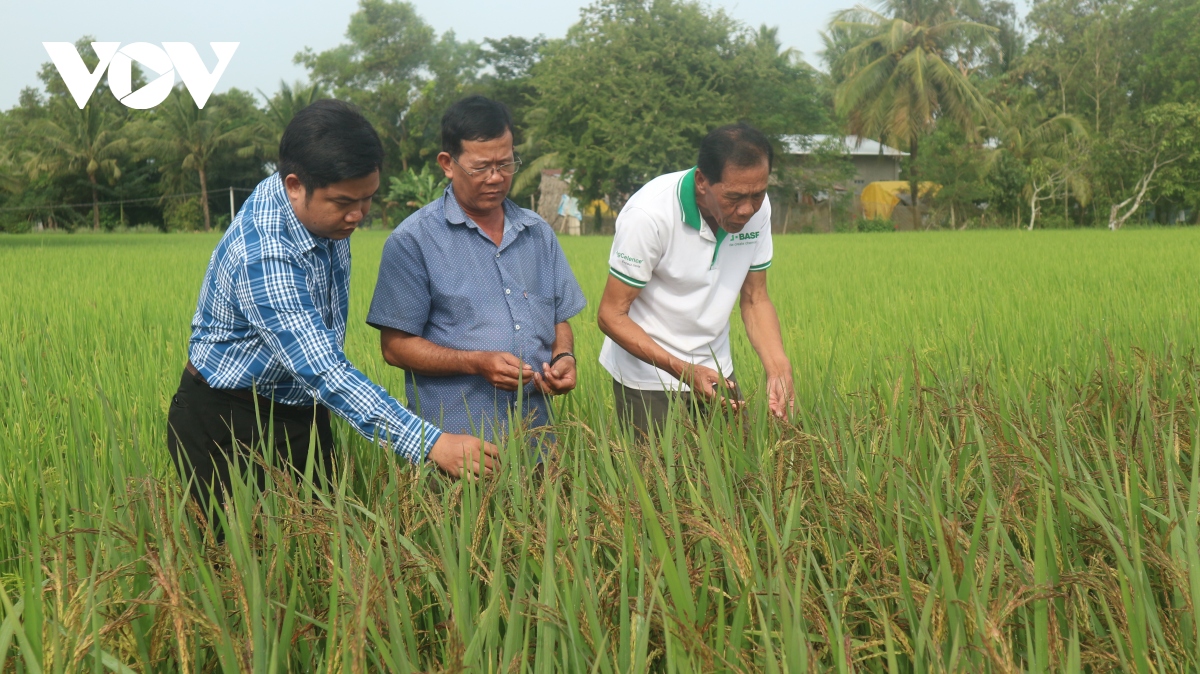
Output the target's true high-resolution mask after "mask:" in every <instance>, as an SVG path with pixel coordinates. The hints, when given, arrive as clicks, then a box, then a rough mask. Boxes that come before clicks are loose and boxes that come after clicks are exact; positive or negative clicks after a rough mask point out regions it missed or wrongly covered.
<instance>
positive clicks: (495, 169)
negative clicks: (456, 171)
mask: <svg viewBox="0 0 1200 674" xmlns="http://www.w3.org/2000/svg"><path fill="white" fill-rule="evenodd" d="M450 161H452V162H454V163H455V164H458V160H457V159H455V158H454V157H450ZM458 167H459V168H460V169H462V170H463V173H466V174H467V177H468V178H479V177H482V178H483V179H484V180H487V179H488V178H491V177H492V174H493V173H499V174H501V175H505V176H512V175H516V174H517V171H520V170H521V158H520V157H517V156H516V155H513V160H512V161H510V162H509V163H507V164H501V165H499V166H486V167H484V168H481V169H474V170H472V169H469V168H467V167H466V166H463V165H462V164H458Z"/></svg>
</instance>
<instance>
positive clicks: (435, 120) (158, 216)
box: [0, 0, 1200, 232]
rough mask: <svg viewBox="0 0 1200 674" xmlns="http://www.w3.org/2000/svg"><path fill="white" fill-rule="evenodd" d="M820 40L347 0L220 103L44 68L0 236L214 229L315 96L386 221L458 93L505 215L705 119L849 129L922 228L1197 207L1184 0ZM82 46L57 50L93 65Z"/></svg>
mask: <svg viewBox="0 0 1200 674" xmlns="http://www.w3.org/2000/svg"><path fill="white" fill-rule="evenodd" d="M823 39H824V43H825V48H824V50H823V52H822V53H821V54H820V57H821V65H822V69H817V68H814V67H812V66H810V65H809V64H807V63H806V62H805V61H803V60H802V59H801V58H800V55H799V54H798V53H796V52H795V51H794V50H791V49H786V48H784V47H782V45H781V44H780V42H779V39H778V35H777V32H776V29H774V28H771V27H768V26H762V27H760V28H758V29H754V28H752V27H749V26H746V25H745V24H743V23H741V22H739V21H737V20H735V19H734V18H733V17H731V16H730V15H728V14H727V13H726V12H724V11H723V10H721V9H713V8H710V7H708V6H707V5H702V4H698V3H695V2H690V1H688V0H599V2H597V3H596V4H593V5H591V6H589V7H587V8H585V9H584V10H582V11H581V14H580V19H579V21H578V22H577V23H576V24H575V25H573V26H572V27H571V28H570V29H569V30H568V31H567V34H566V35H565V36H564V37H562V38H558V39H545V38H543V37H537V38H524V37H515V36H509V37H502V38H495V39H491V38H489V39H485V40H483V41H482V42H474V41H461V40H458V39H457V38H456V36H455V35H454V33H453V32H446V33H443V34H441V35H438V34H437V33H436V31H434V29H433V28H432V27H431V26H429V24H428V23H426V22H425V21H424V20H423V19H422V18H421V17H420V16H419V14H418V13H417V12H416V10H415V9H414V7H413V6H412V5H411V4H409V3H407V2H401V1H397V0H360V3H359V6H358V8H357V11H356V12H355V13H354V14H353V15H352V16H351V17H350V21H349V25H348V27H347V29H346V33H345V41H344V42H343V44H341V45H339V46H337V47H335V48H333V49H330V50H327V51H323V52H314V51H312V50H305V51H303V52H301V53H299V54H297V55H296V56H295V60H296V62H297V63H299V64H302V65H303V66H304V67H305V68H306V69H307V71H308V80H307V81H305V82H297V83H293V84H288V83H283V82H281V83H280V86H279V88H278V90H276V91H274V92H271V93H266V92H262V91H258V92H253V93H252V92H246V91H241V90H238V89H231V90H230V91H228V92H226V93H222V94H216V95H214V96H212V97H211V98H210V99H209V102H208V103H207V105H206V106H205V107H204V108H203V109H198V108H197V107H196V106H195V104H194V103H193V102H192V101H191V99H190V97H189V95H188V93H187V91H186V89H184V88H183V87H182V86H179V87H177V88H176V90H175V91H174V92H173V93H172V94H171V96H170V97H169V98H168V99H167V100H166V101H165V102H164V103H163V104H161V105H159V106H158V107H156V108H154V109H151V110H131V109H128V108H125V107H124V106H123V105H121V104H120V103H119V102H118V101H117V100H116V99H115V98H113V97H112V96H111V95H108V94H107V92H106V91H105V89H106V84H107V83H106V82H104V81H102V82H101V85H100V87H99V88H98V92H97V94H96V95H94V96H93V97H92V99H91V100H90V102H89V103H88V105H87V106H86V107H85V108H84V109H82V110H80V109H79V108H78V107H77V106H76V105H75V104H74V102H73V100H72V99H71V97H70V95H69V94H68V92H67V90H66V87H65V85H64V84H63V82H62V80H61V78H60V77H59V76H58V73H57V71H56V70H55V69H54V67H53V65H52V64H50V63H46V64H44V65H43V66H42V68H41V70H40V72H39V73H38V76H39V79H40V80H41V83H42V86H41V87H31V88H27V89H25V90H23V91H22V92H21V95H20V99H19V102H18V103H17V105H15V106H14V107H12V108H11V109H9V110H7V111H4V112H0V228H2V229H3V230H5V231H10V232H20V231H28V230H30V229H35V228H38V227H41V228H63V229H79V228H91V229H116V228H123V227H135V226H141V227H153V228H158V229H164V230H189V229H211V228H214V227H216V228H219V227H222V226H224V225H226V224H227V223H228V221H229V217H230V216H229V209H228V207H227V202H228V199H229V197H228V194H229V190H228V188H230V187H233V188H235V190H234V193H235V195H236V196H237V198H238V200H239V201H240V200H241V199H244V198H245V194H246V192H247V191H248V190H249V189H251V188H253V187H254V185H256V184H257V183H258V181H260V180H261V179H262V178H263V177H264V176H265V175H268V174H269V173H270V172H271V170H272V169H273V162H274V159H275V156H274V154H275V152H276V149H277V146H278V142H279V137H280V134H281V133H282V131H283V129H284V127H285V126H286V125H287V123H288V122H289V121H290V120H291V118H292V116H293V115H294V114H295V113H296V111H298V110H299V109H301V108H302V107H304V106H305V105H307V104H308V103H310V102H311V101H313V100H316V99H318V98H321V97H327V96H334V97H337V98H341V99H343V100H348V101H351V102H353V103H355V104H356V105H357V106H359V107H360V108H361V109H362V110H363V112H364V113H365V114H366V115H367V116H368V118H369V119H371V121H372V122H373V123H374V125H375V127H376V129H377V130H378V131H379V134H380V137H381V138H382V139H383V142H384V146H385V149H386V152H387V162H386V165H385V168H384V176H383V177H384V182H383V184H384V185H385V188H384V189H383V190H382V191H381V196H380V198H379V199H377V200H376V206H375V210H374V213H373V215H374V216H375V217H376V218H378V219H381V220H382V221H383V222H385V223H387V224H388V225H392V224H395V223H396V222H398V221H399V219H400V218H402V217H403V216H405V215H406V214H407V213H408V212H410V211H411V210H412V209H413V208H415V207H418V206H419V205H420V204H421V203H424V201H426V200H428V199H429V198H431V196H432V195H436V193H437V190H439V189H440V187H441V186H442V185H443V181H442V179H441V176H440V174H439V173H438V172H436V171H435V170H434V166H433V159H434V157H435V156H436V155H437V152H438V128H439V123H440V118H441V114H442V111H443V110H445V108H446V107H447V106H448V105H449V104H450V103H451V102H452V101H454V100H456V99H457V98H459V97H461V96H464V95H467V94H470V93H481V94H484V95H487V96H490V97H493V98H496V99H499V100H502V101H504V102H505V103H506V104H508V105H509V107H510V108H511V109H512V110H513V113H514V117H515V121H516V124H517V127H518V129H517V131H518V133H517V138H516V142H517V152H518V155H519V156H520V157H521V159H522V161H523V162H524V168H523V171H522V173H520V174H518V176H517V180H516V181H515V183H514V197H515V198H516V199H518V200H521V201H523V202H527V200H528V199H529V196H530V195H531V194H533V193H534V191H535V190H536V188H537V186H538V180H539V179H540V177H541V169H550V168H557V169H562V170H564V172H565V174H566V175H568V176H569V177H570V180H571V186H572V189H573V190H574V191H575V192H576V193H577V195H578V196H579V197H581V198H582V199H583V200H584V202H585V203H591V202H592V201H593V200H596V199H604V200H607V201H608V202H609V204H610V205H611V206H613V207H619V206H620V205H621V204H622V203H623V201H624V199H626V198H627V197H628V196H629V195H630V194H631V193H632V192H633V191H634V190H636V189H637V187H639V186H640V185H641V184H642V183H644V182H645V181H646V180H647V179H649V178H651V177H653V176H655V175H657V174H659V173H662V172H665V171H671V170H678V169H681V168H685V167H687V166H690V165H691V164H692V162H693V161H694V159H695V157H694V155H695V148H696V146H697V144H698V142H699V139H700V138H701V137H702V136H703V135H704V134H705V133H706V132H707V131H708V130H709V129H711V128H712V127H714V126H717V125H719V124H723V123H727V122H732V121H739V120H743V121H748V122H750V123H752V124H754V125H756V126H758V127H759V128H761V129H763V130H764V131H765V132H767V133H768V134H770V135H772V136H774V137H776V138H779V137H781V136H784V135H789V134H799V135H809V134H856V135H859V136H862V137H868V138H873V139H877V140H880V141H882V142H884V143H886V144H888V145H891V146H893V147H896V148H899V149H901V150H903V151H905V152H908V153H909V155H908V157H906V158H905V161H904V165H903V178H904V179H905V180H907V181H909V182H910V184H911V186H912V187H911V188H910V189H911V191H913V192H917V191H918V190H917V187H916V185H917V183H918V181H932V182H935V183H937V184H939V185H941V189H940V190H938V191H937V193H936V196H930V197H928V198H927V201H928V203H925V204H918V203H912V204H911V207H912V208H914V209H915V210H916V209H920V208H924V209H927V211H932V212H933V213H934V215H933V216H930V215H926V220H925V221H926V222H927V223H929V224H930V225H937V226H953V227H966V226H1009V227H1011V226H1023V227H1029V228H1033V227H1072V226H1109V227H1113V228H1117V227H1121V226H1123V225H1125V224H1127V223H1129V222H1158V223H1180V222H1186V223H1192V224H1194V223H1196V222H1197V218H1198V217H1200V208H1198V206H1200V99H1198V97H1197V93H1198V92H1197V88H1198V87H1200V81H1198V80H1200V78H1197V77H1196V76H1195V73H1196V72H1198V71H1200V70H1198V68H1197V66H1200V0H1037V1H1036V2H1034V3H1033V5H1032V8H1031V10H1030V12H1029V14H1028V15H1027V16H1026V17H1024V19H1022V18H1021V17H1019V16H1018V15H1017V12H1016V9H1015V7H1014V5H1013V4H1011V3H1009V2H1006V1H1004V0H884V2H882V3H881V4H879V5H876V6H872V7H865V6H857V7H853V8H848V9H846V10H843V11H841V12H838V13H836V14H835V15H834V16H833V17H832V18H831V19H830V21H829V23H828V25H827V27H826V29H825V31H824V32H823ZM91 41H92V40H91V39H90V38H87V37H85V38H82V39H80V40H79V42H78V44H77V46H78V48H79V51H80V53H81V54H82V55H83V57H84V61H85V62H86V63H87V64H88V66H89V68H94V67H95V65H96V63H97V59H96V56H95V54H94V53H92V51H91V47H90V42H91ZM135 65H136V64H135ZM135 80H137V81H135V84H134V86H135V88H136V87H137V86H139V85H140V84H141V83H143V82H144V79H143V78H142V77H141V74H140V73H138V72H136V71H135ZM846 165H847V159H846V158H845V157H842V156H839V155H838V154H837V152H828V151H817V152H813V153H811V154H810V155H809V156H808V157H806V158H804V159H803V160H801V161H797V162H781V166H780V169H779V171H778V172H777V173H778V175H777V180H776V181H775V182H776V183H777V184H776V186H775V188H774V189H775V191H776V192H777V195H776V197H774V198H777V199H803V196H804V193H805V192H810V193H816V192H824V191H829V190H831V189H832V187H833V186H834V183H836V182H844V181H845V179H846V178H847V176H848V174H847V171H846V168H845V167H846ZM920 212H921V211H920V210H918V211H917V213H920ZM947 214H948V215H949V217H948V218H947V217H945V216H946V215H947Z"/></svg>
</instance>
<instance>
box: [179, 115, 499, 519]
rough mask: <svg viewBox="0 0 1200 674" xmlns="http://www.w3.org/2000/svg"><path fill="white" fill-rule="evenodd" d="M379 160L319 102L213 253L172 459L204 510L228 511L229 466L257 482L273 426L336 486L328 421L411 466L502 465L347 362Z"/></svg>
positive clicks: (289, 452)
mask: <svg viewBox="0 0 1200 674" xmlns="http://www.w3.org/2000/svg"><path fill="white" fill-rule="evenodd" d="M382 161H383V146H382V144H381V143H380V141H379V137H378V135H377V134H376V133H375V130H374V129H373V128H372V127H371V124H370V123H369V122H368V121H367V120H366V119H365V118H364V117H363V116H362V115H361V114H359V113H358V112H357V111H356V110H354V109H353V108H352V107H350V106H349V105H347V104H345V103H341V102H339V101H333V100H324V101H318V102H316V103H314V104H312V105H311V106H309V107H307V108H305V109H304V110H302V111H301V112H300V113H298V114H297V115H296V117H295V118H294V119H293V120H292V122H291V123H290V124H288V127H287V129H286V130H285V131H284V133H283V138H282V140H281V141H280V144H279V171H278V173H276V174H275V175H272V176H271V177H269V178H267V179H266V180H264V181H263V182H261V183H259V185H258V187H257V188H256V189H255V190H254V193H253V194H251V195H250V198H249V199H248V200H247V201H246V203H245V205H243V206H242V209H241V211H240V212H239V213H238V214H237V217H236V218H234V220H233V222H232V223H231V224H230V226H229V230H228V231H227V232H226V233H225V236H224V237H223V238H222V239H221V242H220V243H219V244H218V245H217V248H216V250H215V251H214V252H213V255H212V259H211V260H210V261H209V264H208V271H207V273H206V274H205V276H204V284H203V286H202V287H201V289H200V300H199V303H198V306H197V308H196V314H195V317H194V318H193V319H192V337H191V340H190V342H189V345H188V356H189V360H188V363H187V367H186V369H185V371H184V373H183V377H182V379H181V381H180V384H179V390H178V391H177V392H176V393H175V395H174V397H173V398H172V400H171V407H170V411H169V413H168V417H167V420H168V425H169V430H168V438H167V444H168V447H169V449H170V451H171V455H172V458H173V459H174V460H175V464H176V466H177V467H178V469H179V470H180V473H181V476H182V478H183V480H184V482H185V483H186V482H187V481H188V480H192V483H191V485H192V493H193V495H194V496H195V497H196V498H197V500H198V501H200V503H201V504H202V506H207V505H208V504H209V500H208V496H209V493H210V491H209V490H210V489H211V490H212V493H213V495H214V497H215V498H216V499H217V500H216V505H217V506H218V507H220V505H221V504H222V503H223V501H224V492H226V491H228V489H229V471H230V467H231V462H232V465H237V466H239V467H241V468H243V469H244V468H245V467H246V466H249V467H250V469H251V470H253V471H255V473H256V478H257V479H258V480H260V481H261V480H262V476H261V474H260V473H259V471H258V469H257V467H256V466H255V465H254V463H253V462H252V461H250V460H249V457H248V456H247V454H248V453H249V452H250V451H253V450H255V449H257V447H258V446H259V445H260V443H262V442H263V440H264V437H265V436H267V434H268V431H267V429H269V428H271V427H272V424H273V436H274V445H273V450H274V451H275V452H276V454H277V455H278V457H279V459H281V460H282V462H284V463H285V464H290V465H291V466H292V468H294V469H295V470H296V471H298V472H300V473H303V472H304V470H305V466H306V464H307V463H308V462H309V461H314V460H315V461H317V466H318V467H320V468H321V469H322V472H324V473H325V475H328V472H329V470H330V468H331V464H332V449H333V437H332V433H331V431H330V417H329V412H330V411H332V412H333V413H335V414H337V415H338V416H340V417H342V418H343V419H345V420H346V421H347V422H349V423H350V425H351V426H352V427H353V428H354V429H355V430H356V431H358V432H359V433H361V434H362V435H363V436H365V437H367V438H371V439H372V440H374V441H377V442H378V443H379V444H380V445H381V446H383V447H385V448H387V449H390V450H392V451H394V452H396V453H397V454H399V455H400V456H402V457H404V458H405V459H407V460H409V461H411V462H413V463H418V464H419V463H421V462H422V461H424V460H426V459H428V460H430V461H432V462H434V463H435V464H437V466H438V467H440V468H441V469H442V470H444V471H446V472H447V473H449V474H451V475H453V476H459V475H461V474H462V473H463V472H467V471H478V472H486V471H488V470H491V469H492V468H493V467H494V466H495V465H496V461H497V454H496V448H495V447H494V446H492V445H490V444H488V443H482V442H480V440H479V439H477V438H475V437H471V436H466V435H452V434H449V433H442V432H441V431H440V430H438V428H436V427H435V426H433V425H431V424H429V423H427V422H425V421H423V420H422V419H420V418H419V417H417V416H415V415H413V414H412V413H411V412H409V411H408V410H407V409H405V407H404V406H403V405H401V404H400V403H399V402H397V401H396V400H395V399H393V398H392V397H391V396H389V395H388V393H387V391H385V390H383V389H382V388H380V387H379V386H378V385H376V384H374V383H372V382H371V381H370V380H369V379H367V377H366V376H365V375H363V374H362V373H361V372H359V371H358V370H357V369H356V368H355V367H354V366H353V365H352V364H351V363H350V361H349V360H347V359H346V354H345V352H344V351H343V345H344V343H345V338H346V314H347V308H348V299H349V290H350V285H349V284H350V242H349V237H350V235H351V234H353V233H354V230H355V228H357V227H358V224H359V223H360V222H362V220H363V218H364V217H365V216H366V215H367V213H368V212H369V210H370V208H371V199H372V198H373V197H374V196H375V194H376V192H377V191H378V190H379V180H380V179H379V170H380V166H381V164H382ZM314 430H315V436H316V442H315V443H311V444H312V447H311V449H310V438H311V437H312V436H313V435H314ZM318 457H319V458H318ZM318 474H320V473H318Z"/></svg>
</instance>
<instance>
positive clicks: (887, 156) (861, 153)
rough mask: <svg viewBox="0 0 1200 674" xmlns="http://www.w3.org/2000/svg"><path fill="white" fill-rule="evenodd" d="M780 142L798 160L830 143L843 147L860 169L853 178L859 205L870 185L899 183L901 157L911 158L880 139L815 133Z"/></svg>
mask: <svg viewBox="0 0 1200 674" xmlns="http://www.w3.org/2000/svg"><path fill="white" fill-rule="evenodd" d="M780 140H782V141H783V147H784V151H785V152H787V153H788V154H789V155H793V156H796V157H804V156H807V155H808V154H809V153H810V152H811V151H812V149H813V148H815V147H822V146H825V145H826V144H827V143H829V142H830V141H832V142H834V143H836V144H840V146H841V148H842V149H844V151H845V154H848V155H850V161H852V162H854V168H855V169H857V170H858V175H856V176H855V177H854V198H855V201H856V202H857V201H858V197H859V196H860V195H861V194H862V191H863V188H864V187H866V186H867V183H873V182H875V181H876V180H899V179H900V160H901V158H902V157H907V156H908V153H907V152H901V151H900V150H897V149H896V148H894V147H890V146H888V145H884V144H883V143H880V142H879V141H877V140H871V139H870V138H860V137H858V136H841V137H838V136H826V135H823V134H816V135H812V136H784V137H783V138H781V139H780ZM839 141H840V143H839ZM835 147H837V145H835ZM846 187H847V191H849V187H850V186H849V185H847V186H846Z"/></svg>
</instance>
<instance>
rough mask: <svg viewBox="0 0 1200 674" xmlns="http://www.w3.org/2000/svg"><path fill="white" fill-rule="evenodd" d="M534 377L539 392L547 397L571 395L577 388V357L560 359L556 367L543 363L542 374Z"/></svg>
mask: <svg viewBox="0 0 1200 674" xmlns="http://www.w3.org/2000/svg"><path fill="white" fill-rule="evenodd" d="M534 377H535V378H534V381H535V382H536V383H537V387H538V390H539V391H541V392H542V393H545V394H546V395H550V396H556V395H562V394H564V393H569V392H571V391H572V390H573V389H574V388H575V357H574V356H569V357H564V358H560V359H559V360H558V362H557V363H555V364H554V367H550V364H549V363H542V373H541V374H538V375H534Z"/></svg>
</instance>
